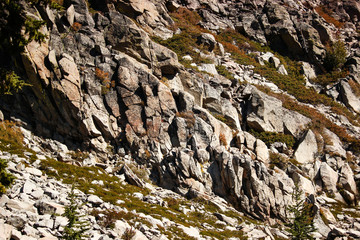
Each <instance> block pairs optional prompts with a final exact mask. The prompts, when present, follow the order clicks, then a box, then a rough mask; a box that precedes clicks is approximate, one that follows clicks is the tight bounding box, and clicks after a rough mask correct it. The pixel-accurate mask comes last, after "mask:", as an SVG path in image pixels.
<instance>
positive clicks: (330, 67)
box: [324, 41, 347, 72]
mask: <svg viewBox="0 0 360 240" xmlns="http://www.w3.org/2000/svg"><path fill="white" fill-rule="evenodd" d="M346 54H347V53H346V48H345V44H344V42H342V41H337V42H335V43H333V44H332V46H330V47H327V48H326V56H325V59H324V67H325V69H326V70H327V71H328V72H331V71H334V70H336V69H338V68H341V67H342V66H343V65H344V63H345V62H346Z"/></svg>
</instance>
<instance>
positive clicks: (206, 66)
mask: <svg viewBox="0 0 360 240" xmlns="http://www.w3.org/2000/svg"><path fill="white" fill-rule="evenodd" d="M198 69H199V71H204V72H207V73H210V74H213V75H217V74H218V72H217V70H216V67H215V64H213V63H202V64H200V65H199V66H198Z"/></svg>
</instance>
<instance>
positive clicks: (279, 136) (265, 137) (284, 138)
mask: <svg viewBox="0 0 360 240" xmlns="http://www.w3.org/2000/svg"><path fill="white" fill-rule="evenodd" d="M250 133H251V134H253V135H254V136H255V137H256V138H259V139H261V140H262V141H263V142H264V143H265V144H266V145H267V146H268V147H270V145H271V144H273V143H274V142H283V143H285V144H286V145H287V146H288V147H289V148H292V147H293V146H294V144H295V138H294V137H293V136H291V135H288V134H283V133H275V132H256V131H254V130H253V129H251V130H250Z"/></svg>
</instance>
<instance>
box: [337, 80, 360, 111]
mask: <svg viewBox="0 0 360 240" xmlns="http://www.w3.org/2000/svg"><path fill="white" fill-rule="evenodd" d="M339 88H340V97H341V101H342V102H343V103H344V104H345V105H346V106H348V107H350V108H352V109H353V110H354V111H355V112H357V113H360V99H359V97H358V96H356V95H355V94H354V92H353V90H352V89H351V87H350V84H349V83H348V82H347V81H344V80H342V81H341V82H340V84H339Z"/></svg>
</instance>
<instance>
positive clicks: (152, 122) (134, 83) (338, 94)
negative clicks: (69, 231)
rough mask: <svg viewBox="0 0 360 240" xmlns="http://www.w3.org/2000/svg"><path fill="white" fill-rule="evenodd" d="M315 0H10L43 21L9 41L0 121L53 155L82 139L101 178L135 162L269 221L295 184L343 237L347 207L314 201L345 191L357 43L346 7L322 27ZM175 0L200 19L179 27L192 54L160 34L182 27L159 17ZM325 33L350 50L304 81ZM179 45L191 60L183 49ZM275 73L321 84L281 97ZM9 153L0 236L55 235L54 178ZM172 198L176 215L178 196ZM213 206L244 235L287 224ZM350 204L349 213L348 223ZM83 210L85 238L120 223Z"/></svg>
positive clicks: (116, 234)
mask: <svg viewBox="0 0 360 240" xmlns="http://www.w3.org/2000/svg"><path fill="white" fill-rule="evenodd" d="M323 2H324V1H306V2H305V1H297V2H295V1H291V0H284V1H280V0H273V1H264V0H257V1H245V0H241V1H217V0H212V1H205V0H202V1H198V0H192V1H165V0H164V1H152V0H147V1H135V0H129V1H115V2H114V1H105V2H104V3H100V2H97V3H96V4H95V3H93V2H91V4H92V7H93V8H94V9H93V10H94V11H90V10H89V7H88V6H87V1H85V0H69V1H64V4H63V7H64V11H59V10H56V9H51V8H48V7H44V6H42V5H39V6H38V5H36V6H35V5H26V11H28V12H31V13H32V14H33V15H34V16H35V15H36V17H37V18H39V19H43V20H44V21H46V22H47V26H46V27H44V28H43V29H42V31H43V32H44V33H45V34H47V35H48V36H49V37H48V38H47V39H46V40H45V41H44V42H42V43H37V42H35V41H33V42H31V43H30V44H28V45H27V46H26V47H25V51H24V53H23V54H22V56H21V61H22V65H23V67H24V71H23V72H24V77H26V79H27V80H28V82H29V83H30V84H31V86H28V87H26V88H25V89H24V91H23V92H20V93H17V94H15V95H14V96H0V98H1V99H0V110H1V111H0V120H1V121H2V120H3V118H5V119H12V120H16V121H18V122H20V123H22V125H23V126H24V127H26V128H27V129H28V130H30V131H31V132H34V133H36V134H37V135H38V136H41V138H40V137H38V138H37V142H36V143H35V142H31V140H29V139H30V137H29V136H27V135H31V134H28V133H27V132H26V131H25V130H24V132H25V136H26V137H25V141H26V143H28V144H30V143H31V144H32V145H31V146H32V147H33V145H35V144H40V143H41V144H40V145H41V146H42V147H45V148H47V149H49V151H51V152H57V154H53V155H51V157H55V158H57V160H59V161H65V162H66V161H69V159H71V156H70V155H69V152H72V151H75V150H78V149H80V150H82V151H87V152H89V153H90V154H89V156H87V157H84V159H81V161H77V163H76V164H78V165H81V166H92V167H94V166H97V167H101V168H102V169H104V171H105V172H106V173H107V174H113V175H114V177H116V179H120V180H125V181H127V182H128V183H130V184H132V185H136V186H137V187H139V188H149V183H146V181H144V180H143V179H141V178H140V177H139V176H137V174H136V172H137V170H139V171H140V169H141V170H144V173H143V175H146V177H149V178H150V179H151V180H152V181H153V183H156V184H157V185H158V186H160V187H162V188H165V189H169V190H172V191H174V192H176V193H177V194H180V195H182V196H186V197H187V198H189V199H205V200H206V201H212V202H213V203H214V204H215V205H216V206H219V208H221V209H224V208H225V207H224V204H218V202H217V201H220V200H219V197H221V198H222V199H224V201H227V203H230V204H231V205H232V206H234V207H235V208H236V209H237V210H239V211H241V212H243V213H245V214H246V215H248V216H251V217H253V218H255V219H257V220H261V221H267V222H268V223H271V224H273V223H275V222H276V221H278V220H281V221H287V220H288V219H289V214H288V212H287V207H288V206H289V205H291V204H292V203H293V198H292V194H293V192H294V189H296V186H297V187H299V189H300V190H301V191H302V192H303V193H304V194H303V198H304V199H305V196H306V197H307V201H309V202H311V203H312V204H314V215H315V217H314V219H315V222H316V224H317V225H318V226H319V229H320V230H319V231H318V232H317V234H318V235H319V237H320V238H325V237H327V234H329V236H335V237H337V236H357V234H358V233H357V232H356V231H350V230H344V229H343V228H345V229H350V228H351V227H350V225H349V224H348V223H347V222H349V221H350V220H349V219H348V218H347V217H344V216H341V214H337V216H335V217H334V216H333V215H332V213H331V212H330V210H329V208H332V207H334V208H335V207H336V206H335V205H336V204H334V202H331V201H335V202H336V201H338V202H336V203H337V204H345V203H346V204H350V205H351V204H352V205H357V201H358V194H359V190H358V185H359V181H360V176H359V174H358V173H359V172H360V168H359V165H358V164H359V158H358V150H357V147H358V145H357V144H358V142H357V138H359V136H360V128H359V123H358V120H357V118H356V117H355V116H353V113H354V114H358V113H359V111H360V107H359V105H360V103H359V100H358V99H357V94H358V93H357V92H358V90H359V89H360V88H359V89H357V87H359V86H358V85H359V83H360V81H359V79H358V76H357V74H358V73H360V70H359V69H360V61H358V60H359V57H360V54H359V53H358V52H359V51H358V50H359V49H358V48H359V46H358V44H357V43H356V41H357V40H358V39H359V37H358V35H357V34H355V33H351V29H352V30H355V29H357V27H359V26H358V21H355V20H353V19H352V20H351V21H353V22H352V23H350V22H348V23H347V25H346V28H345V27H344V28H341V29H340V30H339V31H337V30H336V27H335V25H334V24H333V23H330V22H329V21H328V20H326V19H325V18H323V17H322V16H321V14H320V12H319V11H320V10H319V8H318V7H321V4H322V3H323ZM334 2H336V1H329V3H327V4H326V6H327V7H329V8H330V9H333V10H334V11H335V13H336V15H334V16H335V17H336V16H337V17H338V19H337V21H338V22H340V23H341V21H345V20H346V21H350V18H355V17H360V14H359V13H360V11H359V7H358V3H357V1H348V2H347V3H341V4H338V5H336V4H335V3H334ZM312 4H313V6H311V5H312ZM340 5H341V6H342V7H340ZM24 6H25V5H24ZM177 9H182V10H181V11H182V12H181V11H179V12H177V14H179V15H181V14H183V15H186V14H190V13H189V10H194V11H197V13H198V14H199V16H200V18H199V19H200V20H199V23H198V24H197V25H196V26H192V27H195V28H196V29H201V28H200V27H202V29H201V30H198V31H199V33H197V32H196V33H194V36H191V38H193V39H192V40H194V44H195V45H194V46H191V48H192V50H193V52H192V53H191V54H193V55H191V56H190V55H187V54H190V53H189V52H186V53H185V54H184V55H182V57H181V58H180V56H179V58H178V55H177V54H176V53H175V52H174V51H172V50H170V49H168V48H166V47H165V46H163V45H161V44H160V43H163V42H164V41H165V40H171V39H172V37H173V36H180V35H179V34H181V31H185V30H184V29H180V28H177V25H174V24H175V22H174V20H173V19H172V18H171V17H170V15H171V13H170V12H175V11H177ZM184 9H187V10H184ZM334 16H333V17H332V18H334ZM334 19H335V18H334ZM187 21H188V20H187ZM227 28H231V29H233V30H235V31H237V32H241V33H243V34H244V35H245V36H247V37H248V38H250V39H252V40H255V41H258V42H260V43H261V44H263V45H268V46H270V47H271V48H272V49H273V50H276V51H278V52H280V53H282V54H284V55H286V56H289V57H291V59H292V60H291V61H293V60H294V59H295V60H301V61H302V62H301V64H298V65H297V64H295V65H296V66H295V67H294V66H292V65H291V66H290V63H286V60H284V59H286V58H284V57H283V56H281V55H279V54H278V53H272V52H269V50H268V49H266V50H264V52H262V51H263V50H261V51H260V50H253V48H254V47H252V46H253V45H250V44H249V42H250V39H246V38H245V37H244V39H246V40H244V42H243V43H242V44H243V46H241V47H240V48H238V47H239V46H238V45H239V43H236V41H234V44H233V45H231V46H232V47H233V48H236V49H237V51H235V53H234V52H233V54H231V53H230V52H227V51H230V50H229V46H228V47H227V48H224V46H225V43H224V45H223V44H221V41H220V40H219V38H218V37H217V36H216V34H217V33H220V32H222V31H223V30H225V29H227ZM194 31H195V30H194ZM335 33H337V34H339V36H340V37H342V38H344V41H345V46H346V47H347V48H348V50H349V51H348V52H349V53H350V54H349V56H347V57H348V61H347V63H346V64H347V66H349V69H350V71H349V76H347V77H345V78H342V79H340V80H338V81H331V83H329V84H327V85H326V84H325V85H326V86H320V84H315V83H313V82H312V81H313V80H314V79H316V77H317V74H318V73H319V72H321V71H323V70H324V67H323V63H324V59H325V56H326V51H327V50H326V47H325V46H326V45H327V44H329V43H331V42H333V41H335V40H334V39H335V35H336V34H335ZM160 39H162V40H160ZM231 44H232V43H231ZM356 44H357V46H355V45H356ZM187 47H188V46H187ZM225 47H226V46H225ZM258 49H265V48H260V47H259V48H258ZM355 49H357V50H355ZM186 51H189V50H186ZM241 54H248V55H251V56H252V57H253V59H252V60H254V61H253V63H251V64H253V65H251V64H244V63H242V61H241V59H240V60H239V58H241V56H242V55H241ZM194 56H195V57H194ZM194 58H200V59H201V60H200V61H199V62H196V63H195V60H194ZM19 59H20V58H19ZM289 59H290V58H289ZM289 61H290V60H289ZM181 63H183V64H181ZM301 66H302V69H303V73H301V74H304V78H302V77H299V76H295V75H294V74H293V71H294V70H293V69H292V68H301ZM256 68H271V69H272V70H273V71H272V73H274V74H278V75H279V78H280V80H278V82H276V81H274V82H271V76H269V79H267V78H265V77H264V76H262V71H256ZM259 72H260V73H261V74H260V73H259ZM219 74H222V75H219ZM301 74H300V75H301ZM25 75H26V76H25ZM282 78H286V81H287V80H288V79H291V80H292V78H294V81H297V84H303V85H304V86H303V87H304V89H306V87H309V88H311V87H313V88H314V91H311V92H313V93H314V94H322V95H321V97H319V96H318V95H316V97H318V98H317V99H320V100H319V101H318V102H316V104H315V103H314V101H311V99H310V97H309V96H303V95H302V99H299V101H297V100H296V99H295V97H293V96H291V95H290V93H287V92H286V89H284V88H283V87H280V86H281V85H282V82H281V79H282ZM295 78H296V79H295ZM279 81H280V82H279ZM284 81H285V80H284ZM298 82H300V83H298ZM286 84H291V83H289V82H287V83H286ZM287 86H289V85H287ZM356 86H357V87H356ZM299 91H300V90H299ZM289 92H291V91H289ZM309 92H310V91H309ZM292 93H293V92H292ZM324 94H325V95H328V96H330V97H331V98H332V99H333V100H334V101H332V100H331V99H330V98H329V97H326V96H324ZM307 97H308V98H307ZM314 98H315V97H314ZM309 99H310V100H309ZM335 101H338V102H337V103H336V102H335ZM338 103H343V106H340V104H338ZM344 105H345V106H346V107H347V108H348V109H346V110H344V108H345V107H344ZM339 109H340V110H339ZM3 113H4V114H3ZM3 115H4V116H3ZM319 116H321V117H319ZM319 119H320V120H319ZM321 121H323V122H321ZM263 132H265V133H266V134H270V136H274V139H272V138H270V139H269V138H267V137H266V136H265V137H264V136H263V135H261V133H263ZM255 133H259V135H256V136H257V137H255V136H254V135H255ZM253 134H254V135H253ZM285 138H286V139H285ZM288 139H291V141H293V144H291V146H290V144H288V143H289V142H287V140H288ZM54 140H56V143H55V142H54ZM291 141H290V142H291ZM60 142H61V143H60ZM287 144H288V145H287ZM4 155H6V154H5V153H4ZM25 155H26V154H25ZM30 155H31V154H30ZM12 157H14V158H15V159H13V158H12ZM12 157H11V158H10V157H9V158H7V159H9V160H10V161H11V165H10V168H9V169H10V170H11V171H12V172H13V173H14V174H16V175H17V176H18V180H17V182H16V183H15V185H14V187H13V189H12V190H10V191H9V193H8V195H4V197H3V198H2V199H1V200H0V207H2V208H3V209H5V210H4V211H3V212H1V211H0V216H1V218H0V233H3V234H4V236H10V237H12V238H13V239H21V238H20V237H21V236H22V235H29V236H32V237H36V236H38V235H39V234H40V235H41V236H42V237H48V238H49V239H52V237H55V238H56V237H58V236H59V235H60V233H61V232H62V230H63V227H64V226H65V225H64V224H66V223H65V220H64V219H63V218H61V217H59V216H56V214H61V213H62V212H63V210H64V206H65V205H66V203H67V200H66V196H65V195H64V194H65V192H66V191H68V190H69V187H68V186H65V185H62V184H61V183H59V182H58V181H55V180H52V179H50V178H49V177H48V176H47V175H45V174H44V173H43V172H41V171H40V170H38V169H36V168H39V167H40V165H39V162H41V161H42V160H44V161H45V159H46V157H43V158H42V159H38V160H36V161H35V162H34V163H33V162H26V161H25V162H26V164H30V165H31V167H29V168H25V167H24V166H23V165H22V164H23V162H22V160H21V159H18V158H16V156H12ZM120 163H121V164H122V168H121V170H120V169H119V168H118V167H119V164H120ZM130 163H131V164H134V165H135V167H134V168H133V169H132V168H130V167H129V166H130ZM42 170H44V169H42ZM22 172H24V173H22ZM100 172H101V171H100ZM356 174H358V175H356ZM140 175H141V174H140ZM99 181H100V180H96V183H99V184H100V185H101V182H99ZM116 181H117V180H116ZM121 182H123V181H121ZM51 188H52V189H51ZM162 188H159V189H161V191H163V190H164V189H162ZM150 189H151V187H150ZM55 190H58V193H56V191H55ZM88 190H89V192H87V193H86V194H85V193H79V194H80V197H81V199H82V202H85V201H87V207H88V208H91V209H96V210H99V211H105V210H116V211H124V210H123V209H120V208H119V207H118V206H115V205H112V204H110V203H108V202H107V201H105V200H104V199H101V198H99V197H98V196H96V194H95V192H96V191H95V190H94V189H92V190H90V189H88ZM91 191H92V192H91ZM159 191H160V190H159ZM164 191H165V190H164ZM153 192H156V190H154V191H153ZM325 193H326V194H327V195H328V196H330V197H332V198H327V197H326V196H325ZM159 194H161V193H159ZM7 196H10V198H9V197H7ZM159 198H160V197H159ZM159 198H157V197H152V196H150V195H149V196H145V197H144V196H143V193H136V194H135V193H134V195H131V197H130V200H134V201H149V203H151V204H154V205H156V204H157V205H161V206H162V204H164V200H162V199H159ZM333 198H334V199H336V200H334V199H333ZM135 199H137V200H135ZM214 199H216V201H215V200H214ZM329 199H330V200H329ZM213 200H214V201H213ZM174 205H177V203H174ZM320 205H321V206H320ZM85 209H86V208H85ZM225 209H226V208H225ZM181 211H183V213H184V214H185V215H186V213H187V211H188V210H187V209H186V208H184V209H183V210H181ZM189 211H190V210H189ZM355 211H357V210H355ZM125 212H126V211H125ZM135 213H136V212H135ZM12 214H14V216H12ZM34 214H35V215H36V216H35V217H34ZM136 214H137V215H136V216H138V215H139V214H138V213H136ZM214 216H216V218H218V219H219V221H220V222H221V224H222V222H225V224H228V225H229V226H228V227H229V228H227V230H229V231H232V230H234V229H235V230H239V229H240V228H243V231H244V232H246V230H248V236H249V237H253V238H256V239H259V238H270V239H274V237H271V236H272V235H277V236H279V237H282V238H287V236H286V235H284V234H283V233H282V232H280V233H278V231H276V230H273V232H271V231H270V230H269V229H268V228H266V227H262V230H260V227H259V228H255V227H251V226H247V225H246V226H239V223H238V222H237V221H236V220H234V219H231V218H229V217H227V216H225V215H224V214H223V213H217V214H215V215H214ZM214 216H213V217H214ZM346 216H347V215H346ZM140 217H141V218H146V219H151V222H152V223H153V224H152V226H153V227H154V229H155V230H152V229H151V228H149V227H148V226H146V224H141V226H140V227H138V228H137V229H138V230H136V236H137V237H136V238H134V239H167V238H166V237H165V236H164V235H163V234H162V232H161V229H163V228H166V229H171V227H174V226H176V227H177V228H179V229H181V230H182V231H183V232H184V233H185V234H187V236H191V237H193V238H196V239H209V238H205V237H204V236H203V235H204V234H203V233H202V232H201V231H200V230H199V229H200V228H201V230H202V231H204V229H205V227H204V226H205V225H206V224H207V223H204V224H203V225H204V226H201V227H199V226H197V227H196V228H195V227H194V228H193V227H188V226H182V225H176V224H175V223H174V222H171V221H170V220H169V219H161V221H160V220H159V219H153V217H152V216H150V215H149V214H146V216H145V215H144V216H140ZM341 217H342V218H343V219H346V221H345V222H346V223H344V224H343V223H341V221H342V220H341V219H340V218H341ZM324 218H325V219H326V222H324V221H323V219H324ZM34 219H35V220H34ZM275 219H276V220H275ZM351 219H352V220H351V221H353V226H354V227H355V222H356V223H357V224H358V222H357V220H354V218H351ZM1 220H5V221H1ZM90 221H93V223H94V224H97V225H95V227H94V228H95V230H93V232H92V233H93V238H92V239H108V238H106V237H105V236H110V235H111V236H112V237H113V238H115V239H116V238H120V237H121V236H122V234H123V233H124V232H125V231H126V230H127V229H129V227H130V225H129V223H127V222H125V221H122V220H118V221H116V222H115V223H114V226H115V227H114V230H109V229H107V228H106V230H104V232H101V231H100V226H99V225H98V223H97V221H98V220H96V219H93V218H90ZM167 222H170V223H169V225H166V224H167ZM50 225H51V226H50ZM157 225H158V226H157ZM230 225H231V226H230ZM156 226H157V227H156ZM202 227H203V228H202ZM235 227H237V228H235ZM355 228H356V229H360V224H358V226H357V227H355ZM15 229H17V230H15ZM44 229H45V230H44ZM49 229H50V230H49ZM209 229H210V230H212V229H213V228H212V227H209V228H208V229H207V230H209ZM235 230H234V231H235ZM274 232H277V234H275V233H274ZM0 235H1V234H0ZM102 237H103V238H102ZM335 237H334V239H335ZM55 238H54V239H55Z"/></svg>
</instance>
